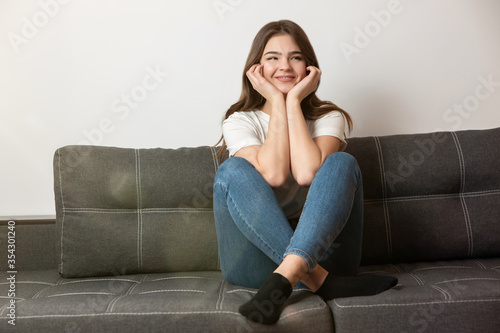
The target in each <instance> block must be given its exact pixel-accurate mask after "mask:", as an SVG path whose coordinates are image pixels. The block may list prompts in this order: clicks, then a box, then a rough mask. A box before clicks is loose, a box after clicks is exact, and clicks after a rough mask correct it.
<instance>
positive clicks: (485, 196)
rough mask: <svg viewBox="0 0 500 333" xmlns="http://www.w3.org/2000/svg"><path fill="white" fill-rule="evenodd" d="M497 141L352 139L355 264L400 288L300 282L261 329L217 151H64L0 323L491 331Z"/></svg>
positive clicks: (479, 136)
mask: <svg viewBox="0 0 500 333" xmlns="http://www.w3.org/2000/svg"><path fill="white" fill-rule="evenodd" d="M498 147H500V128H497V129H491V130H469V131H459V132H438V133H426V134H406V135H392V136H380V137H364V138H351V139H349V141H348V146H347V149H346V152H347V153H350V154H352V155H353V156H354V157H355V158H356V159H357V160H358V163H359V165H360V168H361V171H362V174H363V183H364V193H365V198H364V199H365V205H364V208H365V209H364V238H363V258H362V267H361V268H360V271H359V274H386V275H393V276H396V277H397V278H398V279H399V283H398V285H397V286H396V287H395V288H393V289H391V290H388V291H386V292H383V293H381V294H379V295H375V296H370V297H351V298H338V299H334V300H331V301H328V302H324V301H323V300H322V299H321V298H319V297H318V296H316V295H314V294H313V293H311V292H310V291H308V290H307V289H301V288H295V289H294V291H293V293H292V296H291V297H290V299H289V300H288V301H287V307H286V308H285V310H284V312H283V313H282V315H281V318H280V320H279V321H278V322H277V323H276V324H275V325H268V326H264V325H259V324H254V323H251V322H250V321H248V320H247V319H246V318H245V317H243V316H241V315H240V314H239V313H238V307H239V305H241V304H243V303H244V302H246V301H247V300H248V299H250V297H251V296H252V295H253V294H254V293H255V292H256V290H254V289H250V288H243V287H240V286H235V285H232V284H230V283H228V282H227V281H225V280H224V279H223V277H222V275H221V272H220V270H219V266H218V249H217V240H216V234H215V227H214V221H213V212H212V193H211V191H212V182H213V179H214V175H215V172H216V170H217V168H218V165H219V162H220V161H218V160H217V159H216V158H215V150H214V149H213V148H209V147H196V148H181V149H127V148H115V147H92V146H67V147H62V148H60V149H58V150H57V152H56V153H55V155H54V191H55V199H56V214H57V217H56V222H55V224H47V225H21V224H19V225H18V226H17V227H16V228H17V229H16V230H17V232H18V235H19V237H18V240H17V243H18V246H19V248H18V249H19V251H23V252H24V253H23V254H19V256H18V258H19V263H18V267H19V271H18V272H17V275H16V296H15V300H16V316H17V324H16V326H15V327H12V326H10V325H8V323H7V319H8V317H7V314H8V313H9V311H10V310H9V309H8V305H9V304H10V298H9V297H8V296H7V295H8V293H9V288H10V284H9V283H8V282H0V331H2V332H3V331H7V330H9V331H17V332H34V331H36V332H137V331H143V332H199V331H204V332H254V331H258V332H491V333H493V332H498V327H500V169H499V168H498V165H499V163H500V152H499V149H498ZM0 231H1V232H0V240H1V241H2V243H4V241H5V240H6V238H7V236H6V235H7V225H5V224H4V225H0ZM21 237H23V238H21ZM43 244H50V245H48V248H45V249H44V245H43ZM338 246H342V244H338ZM2 258H3V257H2ZM6 262H7V259H6V257H5V260H3V261H2V262H1V263H0V266H1V267H2V271H0V281H6V279H7V274H6V273H5V272H6V271H7V270H8V269H7V267H6Z"/></svg>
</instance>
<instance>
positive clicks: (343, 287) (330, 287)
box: [315, 274, 398, 300]
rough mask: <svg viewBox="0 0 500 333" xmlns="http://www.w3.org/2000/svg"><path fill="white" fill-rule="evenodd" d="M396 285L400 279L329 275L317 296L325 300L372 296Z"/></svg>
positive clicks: (380, 276) (376, 276)
mask: <svg viewBox="0 0 500 333" xmlns="http://www.w3.org/2000/svg"><path fill="white" fill-rule="evenodd" d="M396 284H398V279H397V278H395V277H393V276H382V275H361V276H336V275H333V274H328V276H327V277H326V279H325V281H324V282H323V284H322V285H321V287H320V288H319V289H318V290H317V291H316V292H315V294H316V295H319V296H321V297H323V299H324V300H331V299H334V298H338V297H353V296H372V295H376V294H379V293H381V292H383V291H386V290H388V289H391V288H392V287H394V286H395V285H396Z"/></svg>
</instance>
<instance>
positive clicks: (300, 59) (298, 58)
mask: <svg viewBox="0 0 500 333" xmlns="http://www.w3.org/2000/svg"><path fill="white" fill-rule="evenodd" d="M292 60H298V61H302V57H293V58H292Z"/></svg>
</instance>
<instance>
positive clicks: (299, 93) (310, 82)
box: [286, 66, 321, 103]
mask: <svg viewBox="0 0 500 333" xmlns="http://www.w3.org/2000/svg"><path fill="white" fill-rule="evenodd" d="M306 70H308V71H309V74H308V75H307V76H306V77H305V78H303V79H302V80H301V81H300V82H299V83H297V84H296V85H295V86H294V87H293V88H292V89H290V91H289V92H288V95H287V98H286V99H287V101H289V100H291V101H297V102H299V103H300V102H302V100H303V99H304V98H306V97H307V96H309V95H310V94H311V93H313V92H315V91H316V89H318V84H319V79H320V77H321V71H320V70H319V68H317V67H314V66H308V67H306Z"/></svg>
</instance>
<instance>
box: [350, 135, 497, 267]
mask: <svg viewBox="0 0 500 333" xmlns="http://www.w3.org/2000/svg"><path fill="white" fill-rule="evenodd" d="M346 151H347V152H348V153H350V154H352V155H353V156H354V157H356V159H357V160H358V163H359V165H360V167H361V170H362V173H363V181H364V195H365V205H364V208H365V212H364V217H365V219H364V236H363V237H364V238H363V259H362V263H363V264H383V263H397V262H412V261H425V260H445V259H458V258H477V257H490V256H499V255H500V168H499V165H500V128H497V129H491V130H469V131H459V132H436V133H428V134H412V135H394V136H384V137H365V138H351V139H350V140H349V144H348V146H347V149H346Z"/></svg>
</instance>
